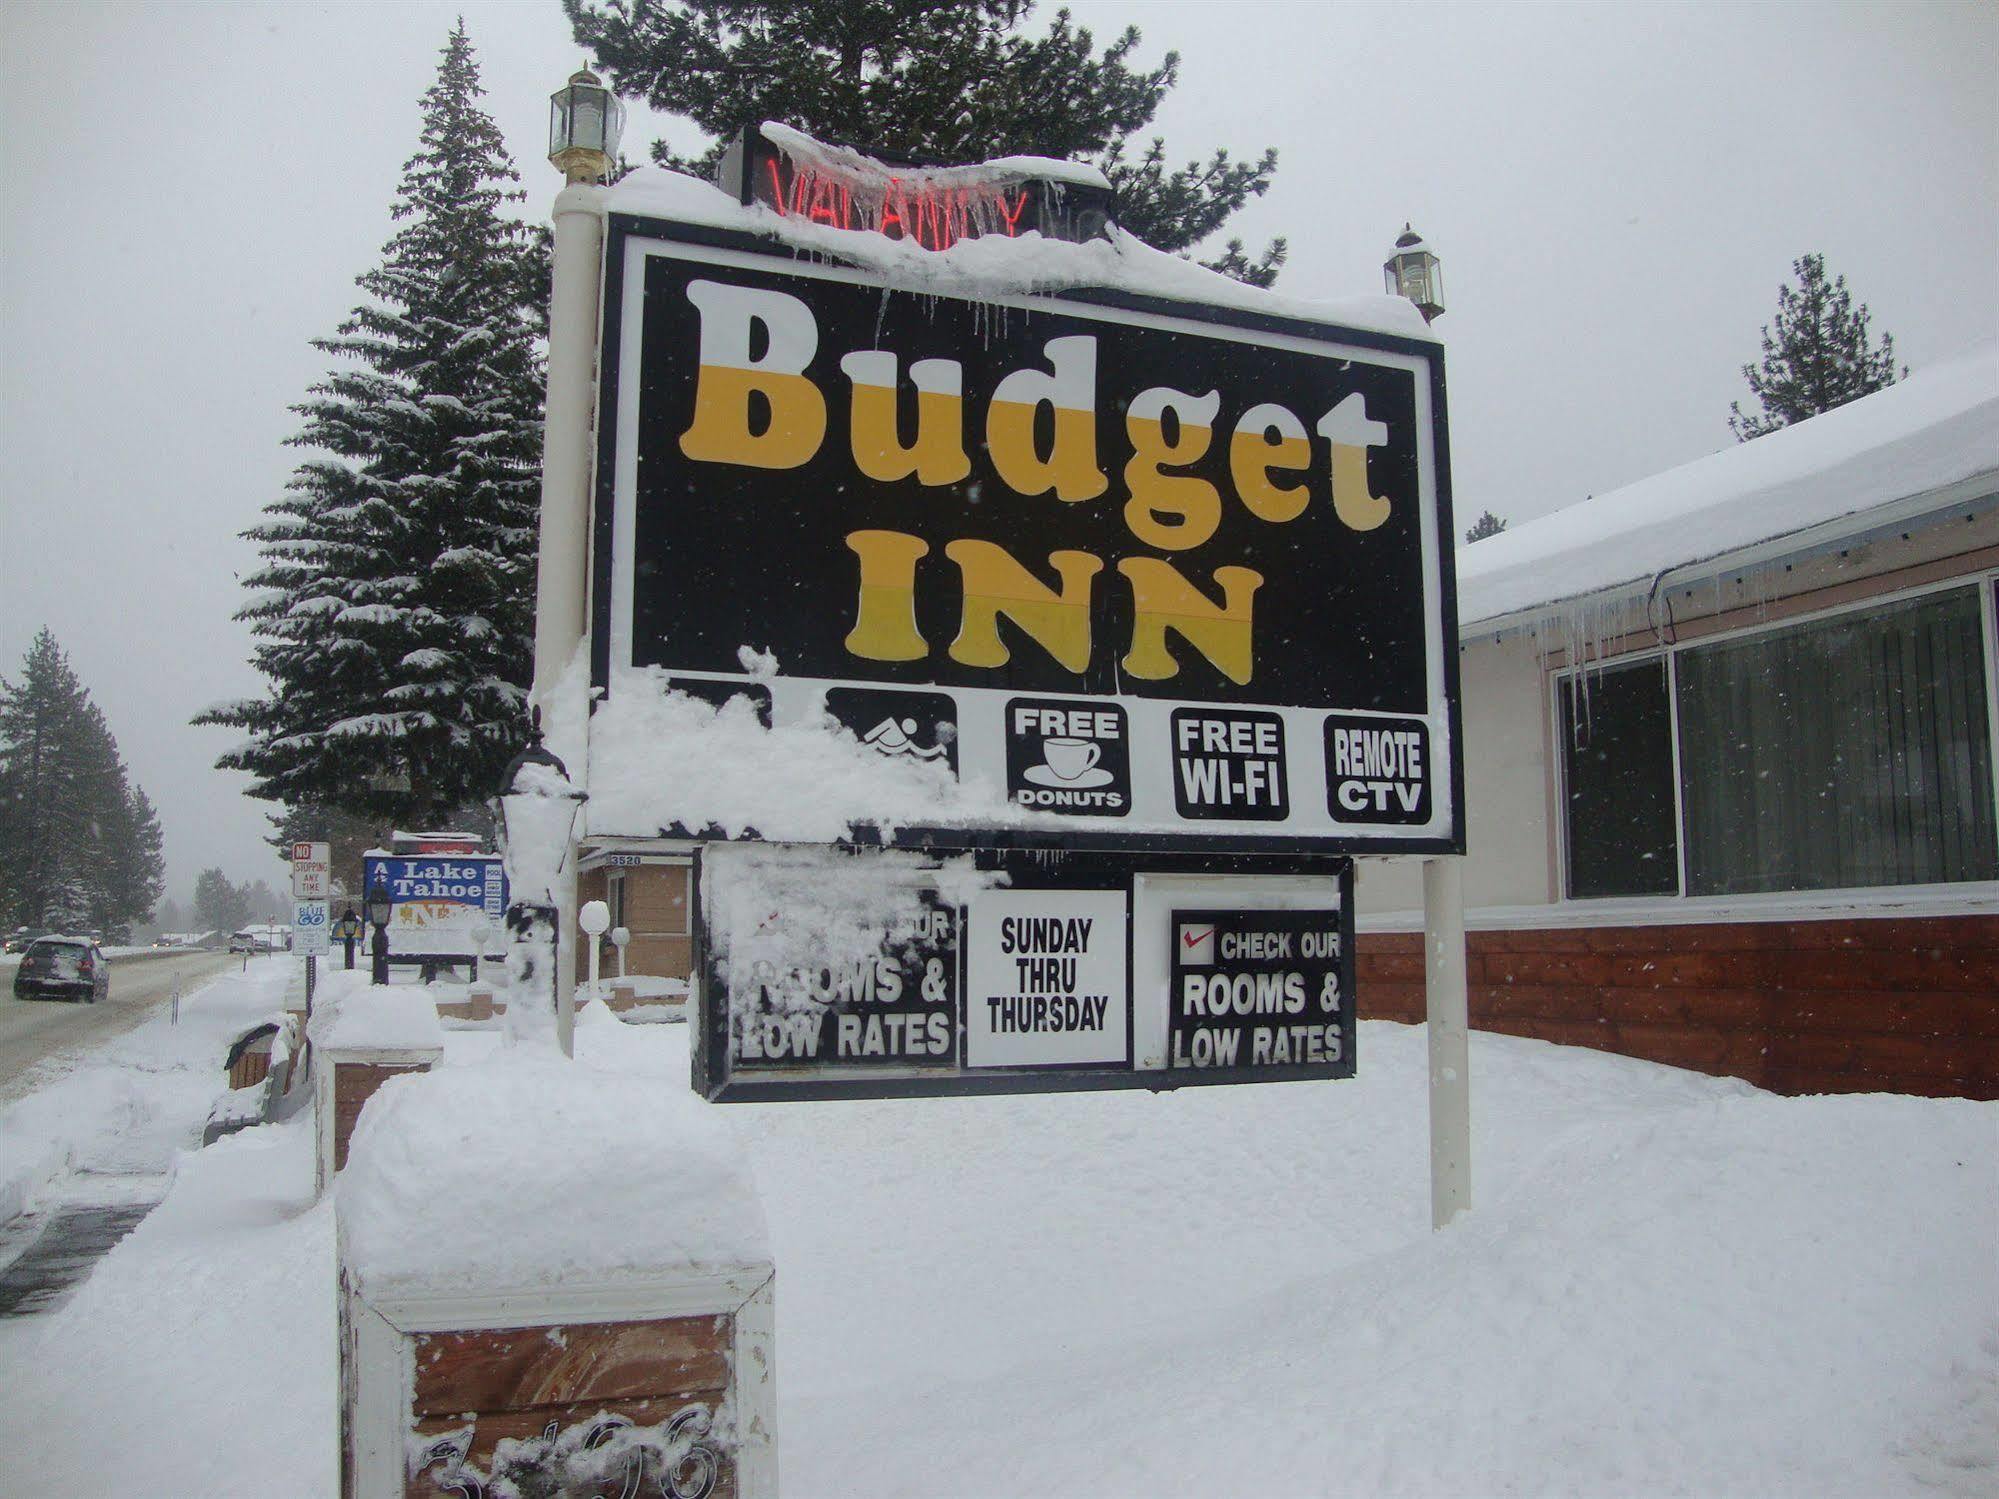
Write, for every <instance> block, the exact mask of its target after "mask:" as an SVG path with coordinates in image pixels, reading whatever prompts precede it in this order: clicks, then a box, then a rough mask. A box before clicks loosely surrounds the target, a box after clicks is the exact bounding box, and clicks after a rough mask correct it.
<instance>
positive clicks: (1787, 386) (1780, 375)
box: [1728, 255, 1909, 442]
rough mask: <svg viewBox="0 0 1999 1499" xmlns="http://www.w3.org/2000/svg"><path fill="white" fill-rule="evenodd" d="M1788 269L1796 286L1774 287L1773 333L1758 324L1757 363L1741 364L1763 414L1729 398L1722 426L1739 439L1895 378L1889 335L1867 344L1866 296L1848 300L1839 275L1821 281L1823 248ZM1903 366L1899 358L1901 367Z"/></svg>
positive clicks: (1843, 401)
mask: <svg viewBox="0 0 1999 1499" xmlns="http://www.w3.org/2000/svg"><path fill="white" fill-rule="evenodd" d="M1791 272H1792V274H1793V275H1795V276H1796V277H1797V278H1798V285H1797V289H1796V290H1795V291H1793V290H1792V289H1791V288H1790V287H1788V286H1780V287H1778V288H1777V329H1776V332H1775V333H1774V334H1773V333H1772V332H1771V331H1770V326H1769V325H1768V324H1767V323H1766V324H1765V325H1764V327H1763V359H1762V362H1761V364H1760V365H1755V364H1745V365H1744V366H1743V367H1742V375H1743V378H1744V379H1746V380H1747V381H1748V382H1749V389H1750V392H1751V393H1752V394H1753V395H1754V396H1755V397H1756V399H1757V401H1758V402H1759V403H1760V404H1761V405H1762V407H1763V410H1762V414H1761V415H1748V414H1745V413H1744V411H1743V409H1742V403H1741V402H1740V401H1733V402H1730V403H1729V408H1728V409H1729V412H1730V413H1731V414H1730V416H1729V418H1728V429H1729V431H1731V432H1733V433H1734V434H1735V437H1736V441H1738V442H1747V441H1749V439H1750V438H1752V437H1761V436H1763V435H1764V434H1765V433H1766V432H1775V431H1776V430H1777V429H1778V428H1779V427H1788V426H1790V425H1791V423H1793V422H1801V421H1803V420H1804V419H1805V418H1806V417H1809V416H1817V415H1819V414H1820V413H1821V412H1825V411H1831V410H1832V409H1833V408H1834V407H1836V406H1844V405H1845V404H1846V403H1847V402H1848V401H1852V400H1857V399H1858V398H1859V397H1861V396H1865V395H1872V394H1873V393H1874V392H1875V391H1877V390H1885V389H1886V388H1887V387H1888V386H1890V385H1893V384H1894V383H1895V380H1896V375H1895V340H1894V338H1893V336H1892V335H1890V334H1887V333H1884V334H1882V335H1881V343H1880V346H1879V347H1878V348H1876V347H1872V346H1870V341H1869V335H1868V327H1867V320H1868V314H1867V304H1866V303H1865V302H1863V303H1861V304H1860V306H1859V307H1858V308H1856V307H1855V306H1854V305H1853V298H1852V296H1851V295H1850V294H1849V293H1848V292H1847V289H1846V277H1844V276H1835V277H1833V279H1832V280H1831V281H1830V282H1828V281H1827V280H1826V276H1825V257H1824V256H1823V255H1807V256H1805V257H1804V258H1803V259H1802V260H1797V261H1793V262H1792V264H1791ZM1908 373H1909V371H1908V368H1907V366H1904V367H1903V369H1902V374H1903V375H1904V376H1906V375H1907V374H1908Z"/></svg>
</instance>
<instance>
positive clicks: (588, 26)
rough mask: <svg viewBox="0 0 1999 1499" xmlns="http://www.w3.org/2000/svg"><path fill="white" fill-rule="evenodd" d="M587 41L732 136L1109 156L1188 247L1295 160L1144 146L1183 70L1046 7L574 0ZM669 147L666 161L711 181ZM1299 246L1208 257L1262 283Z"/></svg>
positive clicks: (622, 86)
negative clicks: (1031, 19)
mask: <svg viewBox="0 0 1999 1499" xmlns="http://www.w3.org/2000/svg"><path fill="white" fill-rule="evenodd" d="M562 8H563V9H564V10H565V11H566V12H568V15H569V20H570V25H571V26H572V27H573V28H574V30H575V33H576V40H577V42H578V43H579V44H580V45H582V46H583V47H584V48H586V49H587V50H588V51H589V52H590V54H591V55H592V56H593V57H595V58H597V59H598V61H599V62H600V64H601V65H602V67H603V68H604V69H605V70H606V71H607V73H608V74H609V76H610V79H611V81H612V83H613V85H614V86H615V87H616V88H617V89H618V90H619V92H621V93H625V94H629V95H632V96H634V97H638V98H643V99H644V100H645V101H646V102H647V103H648V104H649V105H651V106H652V107H653V108H654V109H658V110H663V111H665V112H667V113H670V114H677V115H684V116H686V117H687V118H688V119H691V120H692V121H693V122H694V123H695V124H696V125H697V126H699V127H700V128H701V129H702V130H703V131H706V132H707V133H708V134H709V135H711V136H714V137H716V138H717V140H718V142H720V143H723V144H726V142H728V141H729V140H730V139H732V138H733V137H734V136H735V135H736V134H737V132H739V131H740V130H741V129H742V128H743V127H744V126H745V125H753V124H756V123H759V122H760V121H763V120H780V121H783V122H784V123H786V124H789V125H793V126H796V127H797V128H798V129H800V130H804V131H807V132H808V133H810V134H812V135H816V136H819V137H820V138H822V139H824V140H828V141H833V142H837V143H839V144H841V145H849V146H858V147H862V148H866V147H869V146H873V147H876V148H879V149H882V150H886V151H893V152H899V153H903V154H907V155H913V156H918V157H931V158H935V159H938V160H942V161H952V162H962V161H978V160H982V159H985V158H988V157H995V156H1009V155H1015V154H1020V153H1027V154H1033V155H1039V156H1057V157H1067V158H1071V159H1074V160H1088V161H1094V162H1096V163H1097V164H1098V165H1099V166H1100V167H1102V168H1103V170H1104V172H1105V174H1106V175H1107V176H1108V177H1109V178H1110V179H1111V181H1112V183H1113V184H1114V185H1115V186H1116V187H1117V191H1118V222H1119V223H1120V224H1121V225H1122V226H1123V227H1124V228H1125V229H1127V230H1129V231H1130V232H1131V233H1133V234H1135V235H1137V236H1138V237H1139V238H1140V239H1142V240H1144V241H1145V242H1146V243H1147V244H1150V245H1154V246H1157V247H1158V248H1159V249H1162V250H1175V251H1179V250H1187V249H1190V248H1191V247H1193V246H1195V245H1197V244H1199V243H1201V242H1202V241H1203V240H1205V239H1207V238H1208V237H1209V236H1210V235H1212V234H1213V233H1214V232H1215V231H1216V230H1218V229H1220V228H1221V227H1222V225H1223V224H1225V223H1226V222H1227V221H1228V220H1229V218H1230V217H1231V216H1233V215H1234V214H1235V212H1236V211H1237V210H1238V209H1240V208H1241V207H1242V206H1243V204H1244V203H1246V202H1247V201H1248V200H1249V199H1250V198H1251V197H1260V196H1261V195H1262V194H1263V193H1264V192H1265V191H1266V190H1267V189H1268V188H1269V186H1270V179H1271V176H1272V175H1273V174H1274V173H1275V172H1276V170H1277V153H1276V152H1275V151H1274V150H1266V151H1265V152H1264V153H1263V155H1262V157H1261V158H1259V159H1258V160H1256V161H1253V162H1251V161H1236V160H1233V159H1232V158H1231V157H1230V155H1229V153H1228V152H1227V151H1225V150H1217V151H1216V152H1215V153H1214V154H1213V155H1212V156H1211V157H1209V158H1208V159H1207V160H1206V161H1199V160H1196V161H1190V162H1188V163H1187V164H1186V165H1185V166H1183V167H1173V166H1170V165H1168V163H1167V160H1166V148H1165V145H1164V143H1163V142H1162V141H1160V140H1158V139H1156V138H1155V139H1153V140H1152V141H1151V142H1150V143H1149V144H1147V145H1146V146H1145V147H1144V148H1143V149H1141V150H1139V151H1138V152H1137V153H1136V154H1135V155H1134V154H1132V151H1131V141H1132V137H1133V135H1134V134H1135V133H1136V132H1138V131H1141V130H1143V129H1144V128H1145V127H1146V126H1147V125H1149V124H1150V123H1151V121H1152V117H1153V115H1154V114H1155V113H1156V112H1157V111H1158V109H1159V103H1160V100H1161V99H1163V98H1164V97H1165V96H1166V93H1167V91H1168V90H1169V89H1171V88H1172V87H1173V86H1174V84H1175V83H1177V82H1178V81H1179V76H1180V55H1179V54H1178V53H1177V52H1168V53H1167V54H1166V56H1165V59H1164V60H1163V61H1162V62H1161V63H1160V65H1159V66H1158V67H1157V68H1154V69H1152V70H1150V71H1144V70H1134V69H1133V68H1131V67H1129V66H1128V65H1127V60H1128V59H1129V58H1130V56H1131V54H1132V52H1133V51H1134V50H1135V49H1136V48H1137V46H1138V41H1139V33H1138V30H1137V28H1136V27H1127V28H1126V30H1125V31H1124V33H1123V35H1121V36H1120V37H1119V38H1118V39H1117V40H1116V41H1115V42H1113V43H1112V44H1111V45H1110V46H1108V47H1106V48H1104V49H1103V51H1102V52H1101V53H1099V52H1098V51H1097V50H1096V44H1095V39H1094V38H1093V37H1092V36H1091V34H1090V32H1089V31H1088V30H1085V29H1078V28H1077V27H1075V26H1073V25H1071V23H1070V19H1069V13H1068V11H1066V10H1061V11H1057V12H1056V13H1055V19H1054V21H1053V23H1052V24H1051V25H1050V26H1049V28H1048V31H1047V34H1046V35H1044V36H1039V37H1033V36H1027V35H1024V34H1022V32H1021V30H1020V28H1021V27H1022V26H1023V25H1024V24H1025V22H1026V21H1027V18H1028V16H1029V15H1030V14H1031V13H1032V11H1033V9H1034V7H1033V4H1032V3H1031V0H916V3H912V0H789V3H785V0H777V3H772V0H679V3H677V4H660V3H653V0H601V3H599V0H562ZM720 150H721V145H720V144H718V145H717V146H716V147H715V148H714V149H712V150H710V151H709V152H708V153H707V154H706V155H705V156H702V157H700V158H698V159H690V158H687V157H682V156H677V155H675V154H674V153H673V152H672V151H670V150H669V149H668V148H667V145H666V143H665V142H664V141H661V142H657V143H655V145H654V146H653V156H654V159H655V160H658V161H660V162H662V163H663V164H665V165H667V166H672V167H677V168H679V169H681V170H683V171H690V172H694V173H696V174H697V175H702V176H705V175H707V174H708V173H710V172H711V171H712V170H713V167H714V162H715V160H716V158H717V156H718V155H719V154H720ZM1284 253H1285V249H1284V241H1283V240H1281V239H1277V240H1272V241H1271V242H1270V244H1269V245H1268V246H1266V247H1265V248H1264V250H1263V251H1262V252H1261V253H1260V254H1257V255H1254V256H1252V255H1250V254H1248V253H1246V252H1245V251H1244V250H1243V247H1242V242H1241V241H1240V240H1230V241H1229V242H1228V243H1227V244H1226V246H1225V247H1224V248H1223V250H1222V253H1221V254H1220V255H1218V256H1216V257H1214V258H1213V259H1210V260H1207V261H1204V262H1202V263H1203V264H1205V265H1207V266H1209V267H1210V268H1211V269H1214V270H1218V271H1221V272H1222V273H1223V274H1224V275H1229V276H1234V277H1235V278H1236V279H1237V280H1239V281H1247V282H1249V283H1250V284H1251V285H1253V286H1268V285H1270V284H1271V282H1272V281H1274V280H1275V279H1276V277H1277V271H1278V268H1279V267H1280V266H1281V265H1283V263H1284Z"/></svg>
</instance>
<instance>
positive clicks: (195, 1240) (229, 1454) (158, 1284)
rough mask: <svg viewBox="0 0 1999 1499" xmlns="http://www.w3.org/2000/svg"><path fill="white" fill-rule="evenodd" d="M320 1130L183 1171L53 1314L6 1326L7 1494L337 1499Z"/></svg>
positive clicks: (236, 1140)
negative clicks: (316, 1147) (318, 1186)
mask: <svg viewBox="0 0 1999 1499" xmlns="http://www.w3.org/2000/svg"><path fill="white" fill-rule="evenodd" d="M311 1141H312V1132H311V1124H310V1120H309V1119H300V1120H297V1121H295V1122H294V1123H292V1124H288V1125H283V1126H270V1127H265V1128H260V1129H252V1130H247V1131H245V1132H244V1133H242V1134H238V1135H231V1136H229V1137H228V1138H227V1139H224V1140H221V1141H219V1142H218V1143H216V1144H215V1145H212V1146H210V1147H209V1148H208V1149H206V1150H203V1151H201V1152H199V1153H195V1154H190V1155H188V1156H187V1157H185V1159H184V1161H183V1164H182V1166H181V1169H180V1172H179V1174H178V1176H177V1177H176V1178H175V1181H174V1185H173V1191H172V1193H171V1195H170V1196H169V1197H168V1198H167V1200H166V1201H165V1202H164V1203H163V1204H162V1205H161V1206H160V1207H159V1208H157V1209H156V1210H155V1211H154V1212H153V1213H152V1214H151V1215H150V1216H148V1217H147V1218H146V1220H145V1221H144V1222H143V1223H141V1224H140V1225H139V1226H138V1228H137V1229H135V1230H134V1231H133V1232H132V1234H131V1235H130V1236H129V1237H128V1238H127V1239H125V1240H124V1242H123V1243H121V1244H120V1245H119V1246H118V1247H117V1248H116V1249H115V1250H113V1251H112V1252H111V1254H109V1255H108V1256H106V1257H105V1259H104V1260H103V1261H101V1262H100V1263H99V1265H98V1266H97V1268H96V1270H95V1271H94V1272H93V1273H92V1274H91V1276H90V1278H89V1279H88V1280H87V1281H85V1282H84V1283H83V1285H82V1286H81V1287H80V1288H79V1289H78V1291H77V1293H76V1295H75V1296H74V1298H73V1299H71V1300H70V1301H69V1302H68V1303H67V1304H65V1305H64V1306H62V1307H60V1308H59V1309H57V1310H56V1311H54V1312H52V1313H50V1314H49V1315H47V1316H41V1317H30V1318H22V1319H19V1320H15V1321H8V1322H0V1368H4V1369H6V1371H7V1377H6V1379H5V1380H4V1381H0V1489H5V1490H7V1491H8V1492H9V1493H13V1494H21V1495H27V1494H158V1495H175V1496H180V1495H188V1496H193V1495H200V1496H202V1499H269V1496H271V1495H273V1494H287V1495H298V1496H308V1495H309V1496H314V1499H319V1496H325V1499H331V1496H333V1495H335V1494H337V1493H339V1491H340V1484H339V1449H338V1446H337V1442H338V1440H339V1429H340V1410H339V1404H338V1394H339V1390H338V1384H339V1380H338V1367H339V1366H338V1362H337V1356H336V1348H337V1342H336V1338H337V1325H336V1320H335V1307H336V1304H337V1303H336V1300H335V1297H334V1294H333V1285H334V1265H333V1215H332V1209H331V1207H330V1205H329V1206H322V1207H320V1208H317V1209H315V1208H314V1207H313V1206H312V1197H313V1194H312V1154H311Z"/></svg>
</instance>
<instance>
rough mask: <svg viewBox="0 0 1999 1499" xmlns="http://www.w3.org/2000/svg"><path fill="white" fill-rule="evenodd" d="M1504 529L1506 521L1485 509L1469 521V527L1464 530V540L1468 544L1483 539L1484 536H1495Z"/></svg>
mask: <svg viewBox="0 0 1999 1499" xmlns="http://www.w3.org/2000/svg"><path fill="white" fill-rule="evenodd" d="M1505 529H1506V522H1505V521H1503V520H1501V519H1500V518H1499V517H1498V516H1496V515H1494V514H1493V513H1492V512H1491V511H1490V510H1487V511H1485V512H1484V513H1483V514H1481V515H1480V516H1479V518H1478V519H1477V520H1475V521H1473V522H1472V523H1471V529H1470V530H1468V531H1466V532H1465V542H1466V544H1467V545H1469V544H1470V543H1471V542H1474V541H1484V540H1485V539H1486V537H1488V536H1497V535H1498V534H1499V533H1500V532H1501V531H1504V530H1505Z"/></svg>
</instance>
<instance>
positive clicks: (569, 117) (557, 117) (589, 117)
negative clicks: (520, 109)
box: [548, 68, 625, 182]
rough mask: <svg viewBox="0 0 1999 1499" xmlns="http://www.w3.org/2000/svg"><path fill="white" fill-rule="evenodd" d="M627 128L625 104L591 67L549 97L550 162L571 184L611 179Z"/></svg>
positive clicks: (573, 74) (583, 69) (572, 75)
mask: <svg viewBox="0 0 1999 1499" xmlns="http://www.w3.org/2000/svg"><path fill="white" fill-rule="evenodd" d="M624 129H625V106H624V104H623V103H622V102H621V101H620V100H619V98H618V96H617V95H616V94H614V93H612V92H611V91H610V90H609V89H607V88H605V87H604V82H603V80H602V79H601V78H599V77H598V76H597V75H596V74H595V73H593V72H591V71H590V70H589V69H588V68H579V69H578V70H577V71H576V72H574V73H571V74H570V75H569V82H568V83H567V84H566V85H565V86H564V87H562V88H559V89H557V90H556V91H555V92H554V93H552V94H550V95H549V96H548V159H549V162H550V164H551V165H552V166H554V167H555V169H556V170H557V171H559V172H561V173H562V175H563V176H564V177H566V178H567V179H568V180H569V181H570V182H596V181H597V180H599V179H600V178H603V177H606V176H608V175H609V174H610V171H611V163H612V162H613V161H614V160H615V159H616V158H617V154H618V137H619V136H620V135H622V134H623V133H624Z"/></svg>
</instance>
